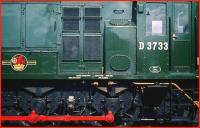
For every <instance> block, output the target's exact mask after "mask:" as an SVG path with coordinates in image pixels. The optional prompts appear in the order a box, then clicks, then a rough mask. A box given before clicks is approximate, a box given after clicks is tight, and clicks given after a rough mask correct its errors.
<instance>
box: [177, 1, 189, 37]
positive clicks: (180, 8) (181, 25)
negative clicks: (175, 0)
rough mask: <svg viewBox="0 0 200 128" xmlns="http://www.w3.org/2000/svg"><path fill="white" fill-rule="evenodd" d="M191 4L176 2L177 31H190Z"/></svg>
mask: <svg viewBox="0 0 200 128" xmlns="http://www.w3.org/2000/svg"><path fill="white" fill-rule="evenodd" d="M188 24H189V6H188V4H181V3H180V4H175V32H176V33H188V32H189V26H188Z"/></svg>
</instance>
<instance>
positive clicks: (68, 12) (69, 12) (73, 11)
mask: <svg viewBox="0 0 200 128" xmlns="http://www.w3.org/2000/svg"><path fill="white" fill-rule="evenodd" d="M64 16H79V8H64Z"/></svg>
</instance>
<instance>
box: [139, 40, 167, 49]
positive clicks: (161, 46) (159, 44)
mask: <svg viewBox="0 0 200 128" xmlns="http://www.w3.org/2000/svg"><path fill="white" fill-rule="evenodd" d="M138 49H139V50H144V49H147V50H160V51H161V50H165V51H166V50H168V43H167V42H147V43H146V45H145V44H144V42H139V48H138Z"/></svg>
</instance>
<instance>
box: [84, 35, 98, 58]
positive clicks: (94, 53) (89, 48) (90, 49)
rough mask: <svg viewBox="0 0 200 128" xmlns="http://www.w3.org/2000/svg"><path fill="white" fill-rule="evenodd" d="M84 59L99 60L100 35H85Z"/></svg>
mask: <svg viewBox="0 0 200 128" xmlns="http://www.w3.org/2000/svg"><path fill="white" fill-rule="evenodd" d="M84 59H85V60H100V36H85V47H84Z"/></svg>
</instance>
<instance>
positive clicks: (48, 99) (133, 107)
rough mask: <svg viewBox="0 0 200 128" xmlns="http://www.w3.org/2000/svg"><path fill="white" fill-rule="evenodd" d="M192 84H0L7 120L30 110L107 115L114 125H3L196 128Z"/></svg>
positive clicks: (8, 82) (34, 82) (51, 123)
mask: <svg viewBox="0 0 200 128" xmlns="http://www.w3.org/2000/svg"><path fill="white" fill-rule="evenodd" d="M161 81H162V82H161ZM163 81H164V82H163ZM196 82H197V81H195V80H185V81H177V80H171V81H170V82H167V81H166V82H165V80H160V81H153V80H149V81H137V82H133V81H124V80H114V81H107V80H104V81H95V80H94V81H87V80H79V81H78V82H77V81H73V80H72V81H41V80H38V81H37V82H36V80H35V81H31V80H24V81H23V82H22V81H18V80H15V81H14V82H13V81H8V80H4V81H3V84H4V86H3V109H2V110H3V115H5V116H19V115H21V116H27V115H29V114H30V113H31V111H33V110H34V111H36V113H37V114H38V115H46V116H55V115H56V116H63V115H69V116H102V115H106V114H107V113H108V111H111V112H112V114H113V115H114V122H113V123H111V124H110V123H108V122H106V120H102V121H95V120H94V121H87V120H86V121H69V122H68V121H67V122H66V121H56V119H55V121H52V122H48V121H44V120H43V121H41V122H40V121H39V122H35V123H30V122H27V121H24V120H22V121H12V122H10V121H6V122H4V123H3V124H6V126H7V125H11V126H13V125H14V126H41V125H49V126H57V125H59V126H60V125H61V126H62V125H63V126H65V125H70V126H71V125H74V126H76V125H80V124H82V125H86V126H88V125H96V126H105V125H107V126H109V125H125V126H127V125H128V126H129V125H131V126H134V125H135V126H137V125H152V126H156V125H159V126H160V125H169V126H170V125H172V126H179V125H190V126H191V125H194V126H196V125H198V101H196V100H197V94H198V93H197V92H198V87H197V86H196V85H197V84H196ZM175 83H177V84H175ZM180 84H181V88H180V86H179V85H180ZM5 85H6V86H5ZM11 85H12V86H11ZM33 85H34V86H33ZM191 86H192V88H191ZM75 87H76V88H75ZM188 87H190V88H188ZM16 120H17V119H16ZM91 120H92V119H91Z"/></svg>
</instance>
